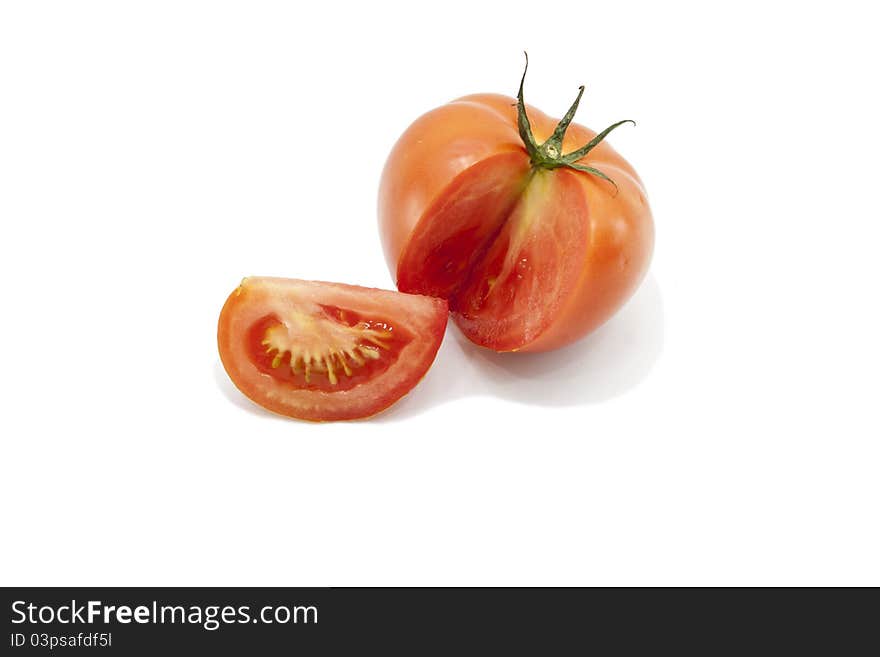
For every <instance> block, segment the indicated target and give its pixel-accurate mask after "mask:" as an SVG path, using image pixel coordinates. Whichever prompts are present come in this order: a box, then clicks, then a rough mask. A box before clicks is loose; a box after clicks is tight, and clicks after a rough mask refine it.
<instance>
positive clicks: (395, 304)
mask: <svg viewBox="0 0 880 657" xmlns="http://www.w3.org/2000/svg"><path fill="white" fill-rule="evenodd" d="M447 314H448V308H447V304H446V301H444V300H442V299H436V298H432V297H426V296H421V295H416V294H404V293H401V292H391V291H388V290H376V289H372V288H365V287H357V286H354V285H344V284H341V283H324V282H317V281H301V280H295V279H285V278H257V277H253V278H246V279H244V280H243V281H242V282H241V285H239V286H238V288H236V290H235V291H234V292H233V293H232V294H231V295H230V296H229V299H227V301H226V304H225V305H224V306H223V310H222V311H221V312H220V321H219V325H218V330H217V341H218V346H219V349H220V359H221V360H222V361H223V367H224V368H225V369H226V372H227V373H228V374H229V377H230V378H231V379H232V381H233V383H235V385H236V387H238V389H239V390H241V392H242V393H244V394H245V395H246V396H247V397H248V398H250V399H251V400H252V401H254V402H256V403H257V404H259V405H260V406H262V407H264V408H266V409H268V410H270V411H273V412H275V413H279V414H281V415H286V416H288V417H295V418H299V419H303V420H313V421H325V420H352V419H356V418H363V417H368V416H370V415H374V414H376V413H378V412H380V411H382V410H384V409H386V408H388V407H389V406H391V405H392V404H393V403H394V402H396V401H397V400H398V399H400V398H401V397H403V396H404V395H405V394H406V393H408V392H409V391H410V390H411V389H412V388H413V387H414V386H415V385H416V384H417V383H418V382H419V380H421V378H422V377H423V376H424V375H425V373H426V372H427V371H428V368H429V367H430V366H431V363H432V362H433V361H434V356H435V355H436V354H437V350H438V349H439V348H440V343H441V341H442V340H443V333H444V331H445V328H446V319H447Z"/></svg>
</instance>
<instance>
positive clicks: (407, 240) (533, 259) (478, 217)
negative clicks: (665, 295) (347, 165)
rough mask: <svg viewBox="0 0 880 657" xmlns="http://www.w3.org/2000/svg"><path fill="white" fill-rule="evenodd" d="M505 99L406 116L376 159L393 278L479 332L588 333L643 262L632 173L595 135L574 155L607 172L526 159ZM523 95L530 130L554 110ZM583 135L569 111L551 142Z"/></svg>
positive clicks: (510, 101)
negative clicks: (381, 164) (405, 124)
mask: <svg viewBox="0 0 880 657" xmlns="http://www.w3.org/2000/svg"><path fill="white" fill-rule="evenodd" d="M516 104H517V101H516V99H514V98H510V97H508V96H502V95H496V94H478V95H472V96H465V97H464V98H460V99H458V100H455V101H453V102H451V103H449V104H447V105H444V106H442V107H438V108H436V109H434V110H432V111H430V112H428V113H427V114H425V115H423V116H422V117H420V118H419V119H417V120H416V121H415V122H414V123H413V124H412V125H411V126H410V127H409V128H408V129H407V130H406V132H404V134H403V135H402V136H401V137H400V139H399V140H398V142H397V144H396V145H395V146H394V148H393V150H392V151H391V154H390V155H389V157H388V160H387V162H386V165H385V168H384V171H383V174H382V180H381V185H380V191H379V225H380V233H381V237H382V244H383V247H384V250H385V256H386V260H387V262H388V265H389V267H390V269H391V271H392V274H393V275H394V276H395V279H396V282H397V286H398V288H399V289H400V290H401V291H404V292H412V293H419V294H427V295H435V296H439V297H442V298H445V299H447V300H448V301H449V306H450V310H451V312H452V315H453V319H454V321H455V322H456V323H457V324H458V326H459V327H460V328H461V329H462V331H463V332H464V334H465V335H466V336H467V337H468V338H469V339H470V340H472V341H473V342H475V343H477V344H479V345H482V346H485V347H488V348H491V349H495V350H497V351H543V350H548V349H554V348H557V347H560V346H562V345H565V344H567V343H569V342H572V341H573V340H576V339H578V338H580V337H581V336H583V335H585V334H587V333H589V332H590V331H592V330H593V329H595V328H596V327H598V326H599V325H600V324H602V323H603V322H605V321H606V320H607V319H608V318H609V317H610V316H611V315H612V314H613V313H614V312H615V311H616V310H617V309H618V308H620V306H622V305H623V303H624V302H625V301H626V300H627V299H628V298H629V297H630V295H632V293H633V292H634V291H635V289H636V287H637V286H638V284H639V282H640V281H641V279H642V278H643V277H644V275H645V272H646V270H647V268H648V264H649V261H650V258H651V252H652V248H653V242H654V229H653V221H652V217H651V211H650V208H649V206H648V201H647V198H646V195H645V190H644V187H643V185H642V182H641V180H640V179H639V177H638V175H637V174H636V172H635V170H634V169H633V167H632V166H631V165H630V164H629V163H628V162H627V161H626V160H624V159H623V157H621V156H620V155H619V154H618V153H617V152H616V151H615V150H614V149H613V148H612V147H611V146H610V145H609V144H608V143H607V142H606V141H602V142H601V143H599V144H598V145H597V146H596V147H595V148H593V149H592V150H591V151H590V152H589V154H588V155H587V156H586V157H584V158H583V159H582V160H578V161H577V162H576V163H577V164H578V165H584V166H590V167H595V168H597V169H599V170H601V172H602V173H604V174H605V175H606V176H607V177H609V178H611V179H612V180H613V181H614V184H611V183H609V182H608V181H606V180H604V179H602V178H601V177H598V176H596V175H593V174H591V173H588V172H585V171H580V170H575V169H574V168H570V167H560V168H552V169H547V168H541V167H538V166H534V165H533V162H532V161H531V159H530V156H529V153H528V152H527V149H526V147H525V146H524V143H523V141H522V139H521V138H520V134H519V132H518V128H517V107H516ZM524 107H525V108H526V112H527V115H528V118H529V119H530V121H531V128H532V132H533V133H534V136H535V138H536V139H537V141H538V142H539V143H541V142H543V141H544V140H546V139H547V138H548V137H550V136H551V134H552V133H553V130H554V128H555V126H556V125H557V121H556V120H555V119H551V118H550V117H548V116H547V115H545V114H544V113H542V112H541V111H540V110H537V109H535V108H534V107H530V106H528V105H525V106H524ZM595 136H596V133H595V132H593V131H592V130H589V129H588V128H585V127H583V126H580V125H577V124H575V123H572V124H571V125H570V126H569V127H568V130H567V132H566V134H565V138H564V141H563V142H562V152H563V153H569V152H572V151H575V150H577V149H578V148H579V147H581V146H583V145H584V144H586V143H588V142H590V141H591V140H592V139H593V138H594V137H595ZM615 184H616V187H615Z"/></svg>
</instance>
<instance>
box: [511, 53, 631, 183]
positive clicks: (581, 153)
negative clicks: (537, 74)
mask: <svg viewBox="0 0 880 657" xmlns="http://www.w3.org/2000/svg"><path fill="white" fill-rule="evenodd" d="M524 54H525V56H526V65H525V68H524V69H523V74H522V79H521V80H520V82H519V92H518V93H517V95H516V112H517V128H518V129H519V136H520V139H522V141H523V144H525V147H526V151H527V152H528V154H529V160H530V161H531V164H532V167H534V168H536V169H558V168H560V167H568V168H569V169H575V170H577V171H583V172H585V173H589V174H591V175H594V176H596V177H597V178H601V179H602V180H605V181H607V182H609V183H611V184H612V185H613V186H614V192H615V195H616V194H617V191H618V187H617V183H615V182H614V181H613V180H612V179H611V178H609V177H608V176H607V175H605V174H604V173H602V172H601V171H600V170H599V169H597V168H595V167H591V166H588V165H586V164H579V163H578V162H579V160H582V159H583V158H585V157H586V156H587V155H588V154H589V152H590V151H591V150H593V149H594V148H595V147H596V146H598V145H599V144H600V143H601V142H602V140H603V139H605V137H607V136H608V134H609V133H610V132H611V131H612V130H614V129H615V128H617V127H619V126H621V125H623V124H624V123H632V124H633V125H635V124H636V122H635V121H633V120H632V119H624V120H623V121H618V122H617V123H613V124H611V125H610V126H608V127H607V128H605V129H604V130H603V131H602V132H600V133H599V134H597V135H596V136H595V137H594V138H593V139H591V140H590V141H589V143H587V144H585V145H584V146H582V147H580V148H579V149H577V150H575V151H572V152H570V153H568V154H563V153H562V140H563V138H564V137H565V133H566V131H567V130H568V126H569V125H570V124H571V121H572V119H574V115H575V113H576V112H577V109H578V105H580V102H581V97H582V96H583V95H584V87H583V85H581V86H580V87H579V88H578V95H577V98H575V99H574V102H573V103H572V104H571V107H569V108H568V111H567V112H566V113H565V116H563V117H562V119H561V120H560V121H559V123H558V124H557V125H556V128H555V129H554V130H553V134H552V135H550V137H549V138H548V139H547V141H545V142H544V143H543V144H540V145H539V144H538V143H537V142H536V141H535V136H534V135H533V134H532V126H531V123H530V121H529V117H528V115H527V114H526V105H525V101H524V100H523V85H524V84H525V81H526V73H527V72H528V70H529V54H528V53H524Z"/></svg>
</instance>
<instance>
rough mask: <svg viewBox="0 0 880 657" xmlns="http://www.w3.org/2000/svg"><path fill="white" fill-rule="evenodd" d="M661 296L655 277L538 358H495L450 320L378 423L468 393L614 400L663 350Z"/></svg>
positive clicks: (551, 403) (569, 401)
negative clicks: (421, 372) (421, 373)
mask: <svg viewBox="0 0 880 657" xmlns="http://www.w3.org/2000/svg"><path fill="white" fill-rule="evenodd" d="M664 328H665V327H664V313H663V298H662V296H661V293H660V286H659V285H658V284H657V280H656V279H655V278H654V276H653V275H649V276H648V278H647V279H646V280H645V281H644V282H643V283H642V285H641V287H640V288H639V290H638V291H637V292H636V294H635V295H634V296H633V297H632V299H630V301H629V302H628V303H627V304H626V305H625V306H624V307H623V308H622V309H621V311H620V312H619V313H618V314H617V315H615V316H614V317H613V318H612V319H611V320H609V321H608V322H607V323H606V324H605V325H603V326H602V327H600V328H599V329H598V330H597V331H595V332H594V333H593V334H592V335H589V336H587V337H586V338H584V339H583V340H581V341H579V342H577V343H575V344H573V345H570V346H568V347H564V348H562V349H558V350H556V351H552V352H548V353H541V354H498V353H495V352H493V351H490V350H487V349H483V348H481V347H477V346H476V345H474V344H472V343H471V342H469V341H468V340H467V339H466V338H465V337H464V336H463V335H462V334H461V332H460V331H459V330H458V329H457V328H456V327H455V326H454V325H453V324H451V323H450V326H449V328H448V329H447V332H446V337H445V338H444V340H443V345H442V346H441V347H440V351H439V353H438V354H437V359H436V360H435V362H434V365H433V366H432V368H431V370H430V371H429V372H428V374H427V376H426V377H425V379H424V380H423V381H422V382H421V383H420V384H419V385H418V386H417V387H416V388H415V389H414V390H413V391H412V392H411V393H410V394H409V395H408V396H407V397H405V398H404V399H402V400H401V401H400V402H399V403H398V404H397V405H396V406H394V407H392V408H391V409H389V410H388V411H386V412H385V413H383V414H382V415H381V416H379V417H377V418H376V419H377V420H379V419H381V420H387V421H396V420H403V419H405V418H408V417H411V416H415V415H418V414H420V413H422V412H424V411H425V410H426V409H428V408H431V407H433V406H439V405H441V404H445V403H448V402H453V401H454V400H456V399H459V398H462V397H469V396H481V395H482V396H490V397H499V398H502V399H507V400H509V401H512V402H516V403H521V404H530V405H535V406H547V407H560V406H577V405H587V404H596V403H600V402H603V401H606V400H609V399H613V398H614V397H618V396H620V395H622V394H624V393H626V392H627V391H628V390H631V389H632V388H634V387H636V386H637V385H638V384H639V383H640V382H641V381H643V380H644V379H645V377H647V376H648V374H649V373H650V371H651V369H652V368H653V366H654V364H655V363H656V362H657V360H658V359H659V357H660V354H661V353H662V351H663V341H664Z"/></svg>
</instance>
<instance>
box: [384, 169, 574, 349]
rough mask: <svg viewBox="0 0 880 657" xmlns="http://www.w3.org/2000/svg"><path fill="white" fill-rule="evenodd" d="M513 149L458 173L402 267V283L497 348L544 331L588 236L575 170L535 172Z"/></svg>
mask: <svg viewBox="0 0 880 657" xmlns="http://www.w3.org/2000/svg"><path fill="white" fill-rule="evenodd" d="M515 155H516V154H505V155H502V156H496V157H495V158H491V159H489V160H486V161H484V162H482V163H480V165H478V166H475V167H473V168H472V169H471V170H469V171H468V172H467V175H462V176H459V180H457V181H456V184H455V185H453V186H452V187H450V189H449V190H448V191H447V193H446V194H444V196H443V198H442V200H441V201H439V202H438V203H437V204H436V205H438V206H439V208H440V209H439V210H438V211H437V212H436V213H431V212H430V211H429V212H428V214H427V215H426V218H425V219H423V220H422V221H421V222H420V223H419V225H418V226H417V227H416V229H415V231H414V232H413V237H412V239H411V241H410V243H409V245H408V247H407V249H406V251H405V253H404V256H403V258H402V260H401V263H400V266H399V267H398V286H399V287H400V289H401V290H403V291H406V292H416V293H420V294H432V295H437V296H442V297H445V298H447V299H448V300H449V305H450V310H451V311H452V312H453V316H454V317H455V320H456V323H457V324H458V326H459V328H461V329H462V331H463V332H464V333H465V335H466V336H467V337H468V338H469V339H471V340H472V341H474V342H476V343H477V344H481V345H484V346H488V347H491V348H492V349H496V350H499V351H508V350H515V349H517V348H518V347H519V346H521V345H522V344H524V343H527V342H530V341H531V340H533V339H534V338H535V337H536V336H537V335H539V334H540V333H541V332H542V331H543V330H544V329H545V328H546V326H547V325H548V323H549V322H550V320H551V319H552V318H553V317H554V315H555V314H556V313H557V312H558V310H559V305H560V303H561V301H562V300H563V299H564V298H565V297H566V295H567V294H568V293H569V292H570V290H571V288H572V287H573V286H574V284H575V283H576V280H577V274H578V265H579V263H580V262H581V261H582V260H583V257H584V253H585V252H586V249H587V243H588V240H589V236H588V233H587V226H588V222H587V221H586V218H587V211H586V205H585V203H584V198H583V194H582V192H581V190H580V186H579V183H578V182H577V180H576V179H575V178H574V175H573V174H571V173H570V172H568V171H530V170H529V167H528V166H524V165H523V161H522V158H521V157H515ZM493 183H494V184H493Z"/></svg>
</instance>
